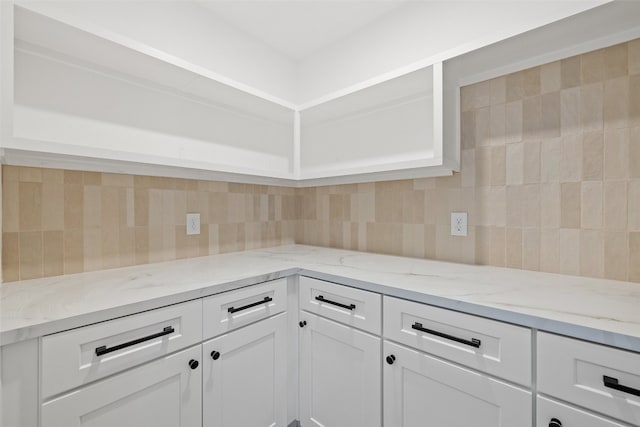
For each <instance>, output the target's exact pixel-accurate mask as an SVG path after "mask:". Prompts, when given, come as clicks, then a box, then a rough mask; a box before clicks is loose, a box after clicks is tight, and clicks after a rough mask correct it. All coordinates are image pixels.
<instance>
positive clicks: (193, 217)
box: [187, 213, 200, 236]
mask: <svg viewBox="0 0 640 427" xmlns="http://www.w3.org/2000/svg"><path fill="white" fill-rule="evenodd" d="M193 234H200V214H199V213H188V214H187V236H190V235H193Z"/></svg>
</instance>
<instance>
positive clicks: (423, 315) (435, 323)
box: [384, 296, 531, 386]
mask: <svg viewBox="0 0 640 427" xmlns="http://www.w3.org/2000/svg"><path fill="white" fill-rule="evenodd" d="M384 336H385V338H388V339H390V340H393V341H397V342H399V343H402V344H405V345H408V346H410V347H414V348H416V349H418V350H421V351H424V352H427V353H431V354H434V355H436V356H439V357H442V358H444V359H448V360H452V361H454V362H457V363H460V364H463V365H466V366H469V367H471V368H474V369H477V370H480V371H484V372H487V373H489V374H492V375H496V376H498V377H502V378H505V379H508V380H510V381H513V382H516V383H518V384H522V385H525V386H529V385H530V384H531V330H529V329H527V328H522V327H518V326H513V325H508V324H506V323H502V322H497V321H495V320H489V319H484V318H481V317H476V316H471V315H468V314H463V313H458V312H455V311H451V310H445V309H442V308H437V307H432V306H429V305H425V304H419V303H415V302H410V301H405V300H401V299H397V298H391V297H386V296H385V297H384Z"/></svg>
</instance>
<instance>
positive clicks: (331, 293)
mask: <svg viewBox="0 0 640 427" xmlns="http://www.w3.org/2000/svg"><path fill="white" fill-rule="evenodd" d="M299 292H300V294H299V295H300V308H301V309H302V310H305V311H309V312H311V313H315V314H318V315H320V316H323V317H327V318H329V319H333V320H335V321H338V322H341V323H345V324H347V325H349V326H353V327H354V328H358V329H362V330H364V331H367V332H371V333H372V334H375V335H380V329H381V320H382V319H381V316H382V309H381V305H382V295H380V294H376V293H373V292H367V291H363V290H361V289H355V288H350V287H348V286H342V285H336V284H335V283H330V282H325V281H323V280H317V279H312V278H310V277H300V287H299Z"/></svg>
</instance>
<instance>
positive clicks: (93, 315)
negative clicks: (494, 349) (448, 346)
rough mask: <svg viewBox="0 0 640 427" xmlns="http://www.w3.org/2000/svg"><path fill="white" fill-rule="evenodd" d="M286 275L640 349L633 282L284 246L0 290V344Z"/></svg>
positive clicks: (639, 309) (639, 293)
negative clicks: (342, 285)
mask: <svg viewBox="0 0 640 427" xmlns="http://www.w3.org/2000/svg"><path fill="white" fill-rule="evenodd" d="M294 274H303V275H305V276H310V277H315V278H318V279H323V280H329V281H332V282H336V283H341V284H344V285H347V286H353V287H357V288H361V289H366V290H371V291H374V292H380V293H382V294H385V295H390V296H395V297H400V298H405V299H410V300H414V301H419V302H423V303H428V304H432V305H436V306H440V307H444V308H449V309H453V310H458V311H462V312H466V313H470V314H475V315H480V316H484V317H489V318H492V319H497V320H501V321H505V322H510V323H514V324H517V325H522V326H527V327H532V328H536V329H539V330H544V331H549V332H554V333H558V334H562V335H567V336H572V337H575V338H580V339H585V340H589V341H593V342H598V343H602V344H607V345H612V346H615V347H619V348H624V349H628V350H633V351H638V352H640V284H638V283H629V282H619V281H613V280H602V279H590V278H584V277H574V276H563V275H559V274H549V273H539V272H531V271H523V270H515V269H507V268H497V267H488V266H473V265H464V264H454V263H446V262H441V261H430V260H422V259H413V258H403V257H396V256H388V255H377V254H369V253H363V252H353V251H345V250H338V249H329V248H320V247H314V246H304V245H291V246H280V247H276V248H269V249H259V250H251V251H246V252H236V253H230V254H223V255H213V256H208V257H201V258H191V259H186V260H179V261H171V262H165V263H158V264H148V265H143V266H135V267H127V268H120V269H114V270H102V271H95V272H89V273H80V274H74V275H68V276H57V277H50V278H43V279H35V280H26V281H21V282H13V283H5V284H2V285H1V286H0V344H2V345H5V344H10V343H13V342H16V341H20V340H25V339H29V338H35V337H39V336H42V335H47V334H51V333H55V332H59V331H63V330H67V329H71V328H75V327H79V326H83V325H86V324H90V323H95V322H100V321H104V320H108V319H112V318H115V317H119V316H124V315H128V314H133V313H137V312H140V311H145V310H149V309H153V308H157V307H161V306H164V305H169V304H174V303H177V302H182V301H186V300H190V299H195V298H200V297H203V296H207V295H212V294H216V293H219V292H224V291H228V290H231V289H237V288H240V287H243V286H248V285H252V284H256V283H260V282H264V281H267V280H273V279H277V278H281V277H287V276H291V275H294Z"/></svg>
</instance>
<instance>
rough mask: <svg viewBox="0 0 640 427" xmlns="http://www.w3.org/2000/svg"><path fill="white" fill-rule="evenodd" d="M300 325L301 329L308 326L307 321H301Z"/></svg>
mask: <svg viewBox="0 0 640 427" xmlns="http://www.w3.org/2000/svg"><path fill="white" fill-rule="evenodd" d="M298 325H300V327H301V328H304V327H305V326H307V321H306V320H301V321H300V323H298Z"/></svg>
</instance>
